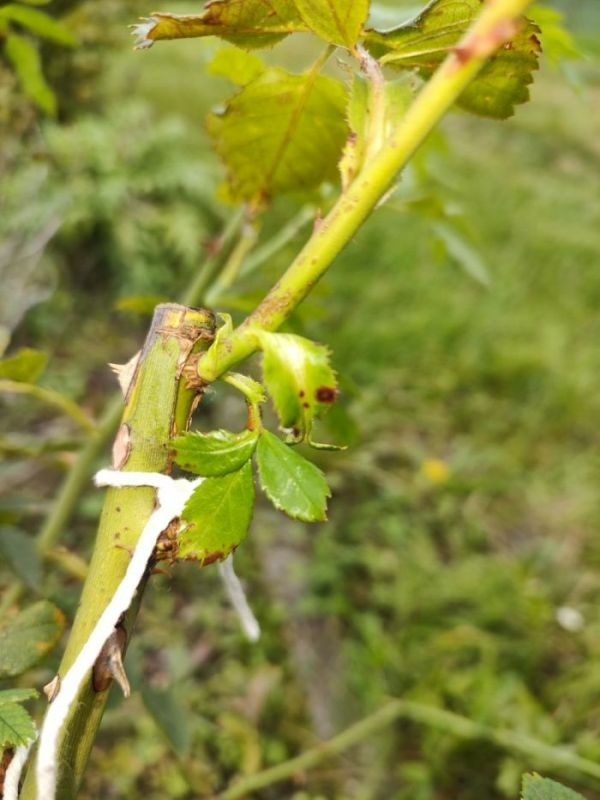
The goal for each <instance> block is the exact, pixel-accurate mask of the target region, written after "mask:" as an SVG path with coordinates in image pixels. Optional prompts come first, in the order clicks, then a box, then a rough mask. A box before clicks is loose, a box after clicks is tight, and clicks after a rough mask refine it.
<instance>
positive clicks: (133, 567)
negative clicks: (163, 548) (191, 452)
mask: <svg viewBox="0 0 600 800" xmlns="http://www.w3.org/2000/svg"><path fill="white" fill-rule="evenodd" d="M202 480H203V479H202V478H198V479H197V480H195V481H188V480H185V479H180V480H173V479H172V478H170V477H169V476H168V475H160V474H158V473H154V472H119V471H117V470H110V469H102V470H100V472H98V473H97V474H96V476H95V482H96V485H97V486H114V487H117V488H125V487H130V486H152V487H154V488H155V489H157V500H158V503H159V507H158V508H157V509H156V511H154V513H153V514H152V516H151V517H150V519H149V520H148V522H147V524H146V527H145V528H144V530H143V531H142V533H141V536H140V538H139V540H138V543H137V546H136V548H135V551H134V553H133V555H132V558H131V561H130V562H129V566H128V568H127V571H126V573H125V576H124V578H123V580H122V581H121V583H120V584H119V586H118V587H117V590H116V591H115V593H114V595H113V596H112V598H111V600H110V602H109V604H108V605H107V606H106V608H105V609H104V611H103V612H102V615H101V617H100V619H99V620H98V622H97V623H96V627H95V628H94V630H93V631H92V633H91V634H90V637H89V639H88V640H87V642H86V643H85V644H84V645H83V647H82V648H81V650H80V652H79V655H78V656H77V658H76V659H75V661H74V663H73V665H72V666H71V668H70V669H69V671H68V672H67V673H66V675H65V676H64V677H63V678H62V681H61V687H60V691H59V693H58V696H57V697H56V699H55V700H54V701H53V702H52V703H51V705H50V707H49V708H48V712H47V714H46V718H45V720H44V725H43V727H42V732H41V735H40V743H39V749H38V756H37V764H36V783H37V800H54V796H55V792H56V760H57V752H56V750H57V742H58V736H59V733H60V729H61V727H62V725H63V723H64V721H65V719H66V718H67V715H68V713H69V709H70V708H71V705H72V703H73V701H74V700H75V697H76V696H77V692H78V690H79V687H80V685H81V683H82V681H83V679H84V678H85V676H86V674H87V673H88V672H89V670H91V668H92V667H93V665H94V662H95V661H96V659H97V658H98V654H99V653H100V650H101V649H102V647H103V646H104V643H105V641H106V640H107V639H108V637H109V636H110V635H111V634H112V632H113V630H114V629H115V626H116V624H117V622H118V621H119V619H120V617H121V615H122V614H123V613H124V612H125V611H127V609H128V608H129V606H130V605H131V602H132V600H133V598H134V595H135V593H136V590H137V587H138V585H139V583H140V581H141V580H142V577H143V575H144V572H145V570H146V566H147V564H148V561H149V560H150V557H151V556H152V552H153V551H154V547H155V546H156V541H157V539H158V537H159V536H160V534H161V533H162V531H164V530H165V528H166V527H167V526H168V525H169V523H170V522H171V520H173V519H174V518H175V517H179V516H181V513H182V511H183V508H184V506H185V504H186V502H187V500H188V498H189V497H190V495H191V494H192V492H193V491H194V489H195V488H196V487H197V486H199V484H200V483H201V482H202Z"/></svg>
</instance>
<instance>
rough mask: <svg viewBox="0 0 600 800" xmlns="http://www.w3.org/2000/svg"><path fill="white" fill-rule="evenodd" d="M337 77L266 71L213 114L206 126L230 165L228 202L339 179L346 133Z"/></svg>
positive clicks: (263, 197) (341, 90) (256, 199)
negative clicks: (337, 167)
mask: <svg viewBox="0 0 600 800" xmlns="http://www.w3.org/2000/svg"><path fill="white" fill-rule="evenodd" d="M345 105H346V93H345V90H344V88H343V86H342V84H341V83H339V82H338V81H336V80H333V79H332V78H328V77H325V76H322V75H317V74H315V72H314V71H309V72H306V73H303V74H302V75H291V74H289V73H287V72H285V71H284V70H282V69H268V70H266V71H265V72H264V73H263V74H262V75H260V76H259V77H258V78H257V79H256V80H254V81H252V82H251V83H249V84H248V85H247V86H245V87H244V88H243V89H242V90H241V91H240V92H238V94H236V95H234V96H233V97H232V98H231V99H230V100H229V102H228V103H227V105H226V107H225V110H224V111H223V112H222V113H212V114H210V115H209V117H208V120H207V127H208V132H209V134H210V136H211V138H212V140H213V143H214V146H215V148H216V150H217V152H218V154H219V155H220V156H221V158H222V159H223V161H224V162H225V165H226V167H227V173H228V174H227V194H228V199H229V200H233V201H238V200H239V201H250V202H254V203H260V202H262V201H265V200H267V199H269V198H270V197H272V196H273V195H276V194H285V193H311V192H314V191H315V190H316V189H317V188H318V187H319V186H320V185H321V184H322V183H323V182H325V181H330V180H331V181H333V180H335V179H336V164H337V162H338V160H339V157H340V154H341V152H342V148H343V145H344V141H345V139H346V135H347V126H346V121H345V117H344V111H345Z"/></svg>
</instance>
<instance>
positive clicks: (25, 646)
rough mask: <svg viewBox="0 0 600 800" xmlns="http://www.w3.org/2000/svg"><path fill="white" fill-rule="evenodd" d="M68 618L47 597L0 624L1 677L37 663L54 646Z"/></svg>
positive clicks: (9, 675)
mask: <svg viewBox="0 0 600 800" xmlns="http://www.w3.org/2000/svg"><path fill="white" fill-rule="evenodd" d="M64 624H65V618H64V615H63V613H62V611H61V610H60V609H58V608H57V607H56V606H55V605H53V604H52V603H49V602H48V601H47V600H42V601H40V602H39V603H35V604H34V605H32V606H30V607H29V608H27V609H25V611H21V613H20V614H17V616H16V617H13V618H12V619H11V620H9V622H8V623H6V624H5V625H4V626H3V627H2V628H0V679H3V678H11V677H14V676H15V675H21V673H23V672H25V671H26V670H28V669H29V668H30V667H33V666H34V665H35V664H37V663H38V662H39V661H41V660H42V658H44V656H45V655H46V654H47V653H49V652H50V650H52V648H53V647H54V646H55V645H56V643H57V642H58V640H59V638H60V635H61V633H62V631H63V628H64Z"/></svg>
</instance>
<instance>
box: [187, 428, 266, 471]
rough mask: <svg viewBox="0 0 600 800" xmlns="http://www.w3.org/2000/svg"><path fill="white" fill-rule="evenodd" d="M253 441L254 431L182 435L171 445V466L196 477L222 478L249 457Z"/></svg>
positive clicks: (254, 445)
mask: <svg viewBox="0 0 600 800" xmlns="http://www.w3.org/2000/svg"><path fill="white" fill-rule="evenodd" d="M257 438H258V432H257V431H243V432H242V433H232V432H231V431H223V430H220V431H212V432H211V433H197V432H194V433H183V434H181V436H178V437H177V438H176V439H174V440H173V442H172V447H173V451H174V453H175V463H176V464H179V466H180V467H183V469H186V470H188V472H193V473H195V474H196V475H204V476H205V477H213V476H215V475H226V474H227V473H229V472H234V471H235V470H237V469H239V468H240V467H242V466H243V465H244V464H245V463H246V461H248V460H249V459H250V458H251V457H252V453H253V452H254V448H255V447H256V440H257Z"/></svg>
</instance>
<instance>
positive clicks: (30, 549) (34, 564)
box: [0, 527, 42, 591]
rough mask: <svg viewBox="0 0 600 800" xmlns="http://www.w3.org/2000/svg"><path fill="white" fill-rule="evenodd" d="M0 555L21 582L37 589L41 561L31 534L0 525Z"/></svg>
mask: <svg viewBox="0 0 600 800" xmlns="http://www.w3.org/2000/svg"><path fill="white" fill-rule="evenodd" d="M0 555H1V556H2V557H3V558H4V559H5V561H6V563H7V564H8V566H9V567H10V568H11V569H12V571H13V572H14V573H15V575H16V576H17V577H18V578H20V579H21V580H22V581H23V583H25V584H26V585H27V586H29V587H30V588H31V589H33V590H34V591H38V590H39V588H40V585H41V581H42V563H41V559H40V556H39V553H38V551H37V548H36V547H35V544H34V542H33V539H32V538H31V536H27V534H25V533H23V531H20V530H18V529H17V528H10V527H0Z"/></svg>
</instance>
